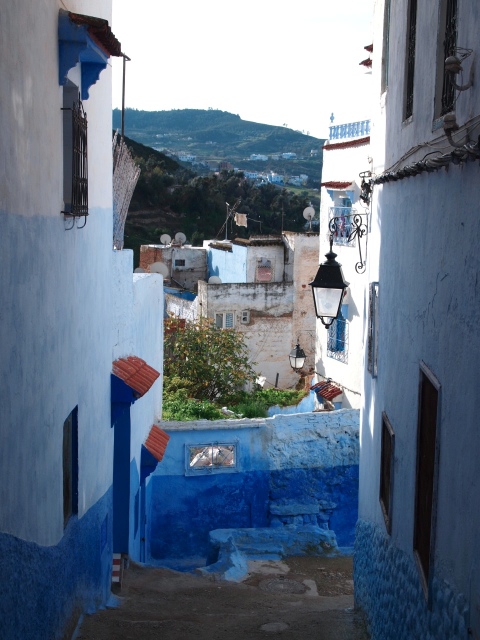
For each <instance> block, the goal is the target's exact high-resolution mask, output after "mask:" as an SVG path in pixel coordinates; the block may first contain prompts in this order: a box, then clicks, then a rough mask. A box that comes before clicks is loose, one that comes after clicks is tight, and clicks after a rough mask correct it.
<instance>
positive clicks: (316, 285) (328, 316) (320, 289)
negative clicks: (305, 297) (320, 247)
mask: <svg viewBox="0 0 480 640" xmlns="http://www.w3.org/2000/svg"><path fill="white" fill-rule="evenodd" d="M325 257H326V258H327V260H326V261H325V262H322V264H321V265H320V268H319V269H318V271H317V275H316V276H315V279H314V280H313V282H310V286H311V287H312V293H313V302H314V304H315V314H316V316H317V318H320V320H321V322H322V324H323V325H324V326H325V327H326V328H327V329H328V327H329V326H330V325H331V324H332V322H333V321H334V320H335V319H336V318H337V317H338V315H339V313H340V308H341V306H342V300H343V296H344V295H345V289H346V288H347V287H348V282H345V280H344V279H343V273H342V265H341V264H340V263H339V262H337V261H336V260H335V258H336V257H337V254H336V253H333V251H332V239H330V251H329V252H328V253H327V254H326V255H325Z"/></svg>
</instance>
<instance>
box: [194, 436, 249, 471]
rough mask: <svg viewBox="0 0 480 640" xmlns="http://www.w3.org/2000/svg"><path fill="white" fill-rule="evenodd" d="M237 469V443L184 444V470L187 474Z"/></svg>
mask: <svg viewBox="0 0 480 640" xmlns="http://www.w3.org/2000/svg"><path fill="white" fill-rule="evenodd" d="M236 470H237V445H236V444H233V443H227V444H223V443H217V442H214V443H210V444H197V445H186V450H185V471H186V474H187V475H202V474H206V473H219V472H220V473H221V472H225V471H236Z"/></svg>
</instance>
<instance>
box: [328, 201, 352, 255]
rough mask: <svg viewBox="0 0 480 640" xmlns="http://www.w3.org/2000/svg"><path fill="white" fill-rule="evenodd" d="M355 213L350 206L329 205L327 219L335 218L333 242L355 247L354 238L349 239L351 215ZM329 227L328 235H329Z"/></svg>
mask: <svg viewBox="0 0 480 640" xmlns="http://www.w3.org/2000/svg"><path fill="white" fill-rule="evenodd" d="M356 213H357V210H356V209H352V207H329V209H328V221H329V222H330V220H333V219H335V223H336V224H335V231H334V232H333V244H343V245H348V246H349V247H355V246H356V241H355V238H353V239H351V240H349V237H350V234H351V233H352V230H353V225H352V223H353V216H354V215H355V214H356ZM330 233H331V232H330V227H329V231H328V237H330Z"/></svg>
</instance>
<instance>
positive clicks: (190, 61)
mask: <svg viewBox="0 0 480 640" xmlns="http://www.w3.org/2000/svg"><path fill="white" fill-rule="evenodd" d="M371 12H372V0H295V2H288V3H287V2H285V1H284V0H242V1H241V2H238V3H233V2H227V1H226V0H164V1H158V0H113V20H112V30H113V32H114V34H115V36H116V37H117V38H118V39H119V40H120V42H121V43H122V51H123V52H124V53H125V54H127V55H128V56H129V57H130V58H131V62H127V73H126V98H125V103H126V106H127V107H133V108H135V109H145V110H148V111H163V110H169V109H185V108H189V109H208V108H209V107H212V108H214V109H221V110H222V111H229V112H231V113H235V114H238V115H240V117H241V118H243V119H244V120H253V121H254V122H263V123H266V124H271V125H283V124H286V125H287V126H288V127H290V128H292V129H297V130H300V131H305V133H306V132H307V131H308V132H310V134H311V135H315V136H317V137H326V136H327V135H328V126H329V124H330V120H329V117H330V114H331V113H332V112H333V113H334V114H335V124H342V123H344V122H354V121H356V120H363V119H366V118H368V117H369V105H368V101H367V99H368V93H369V83H370V75H366V74H365V67H363V66H359V62H360V61H361V60H364V59H365V58H367V57H368V53H367V52H366V51H365V50H364V46H365V45H368V44H370V43H371V41H372V31H371ZM112 66H113V78H114V84H113V106H114V107H121V102H122V85H121V82H122V62H121V59H113V63H112Z"/></svg>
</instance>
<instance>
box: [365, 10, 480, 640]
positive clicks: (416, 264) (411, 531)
mask: <svg viewBox="0 0 480 640" xmlns="http://www.w3.org/2000/svg"><path fill="white" fill-rule="evenodd" d="M479 30H480V12H479V6H478V3H477V2H475V1H468V0H466V1H465V2H461V3H460V2H458V3H457V2H455V1H452V0H435V1H434V2H431V3H429V4H428V6H427V4H425V3H418V6H417V3H416V2H414V1H413V0H410V2H407V0H399V1H391V2H387V1H385V2H384V1H383V0H380V1H378V2H376V3H375V31H374V43H373V82H374V93H375V95H376V96H378V97H379V100H378V104H377V105H376V108H375V112H374V113H373V118H372V134H371V135H372V145H371V155H372V157H373V172H374V192H373V212H372V228H371V233H370V237H369V254H368V258H367V269H368V279H369V287H370V290H371V292H372V295H371V297H370V300H371V304H370V305H369V312H368V315H367V317H366V320H367V321H366V325H365V326H366V331H365V341H366V356H365V372H364V406H363V407H362V410H361V434H360V439H361V454H360V496H359V522H358V525H357V536H356V547H355V593H356V602H357V605H358V606H360V607H361V608H362V609H363V610H364V611H365V612H366V614H367V618H368V621H369V625H370V629H371V632H372V639H373V640H385V639H389V638H396V639H398V640H403V639H404V640H420V639H422V640H439V639H445V640H447V639H448V640H460V639H461V640H467V638H479V637H480V553H479V547H478V533H479V531H480V510H479V509H478V504H479V501H478V483H479V474H478V459H479V455H480V432H479V429H478V415H479V413H480V399H479V398H480V397H479V394H478V393H477V386H478V384H477V381H478V377H479V373H480V367H479V358H478V353H479V350H480V344H479V337H478V331H477V324H478V318H479V317H480V295H479V291H478V277H479V269H480V262H479V237H480V234H479V232H480V222H479V221H480V216H479V213H480V208H479V203H478V184H479V180H480V174H479V166H478V158H479V157H480V149H479V146H478V135H479V133H480V130H479V126H478V124H479V122H480V85H479V83H478V82H475V81H474V83H473V86H469V87H468V86H466V85H468V84H469V79H470V68H471V65H472V64H473V59H474V57H475V56H478V33H479ZM469 50H470V51H469ZM471 50H473V51H471ZM465 54H467V55H466V57H464V55H465ZM468 54H470V55H468ZM450 56H457V62H458V63H459V64H461V66H462V67H463V78H462V77H461V74H460V73H458V74H456V73H453V74H449V72H448V71H445V60H446V59H447V58H449V57H450ZM450 62H452V61H450ZM453 62H454V67H456V68H457V69H458V66H457V63H455V61H453ZM450 68H451V67H450ZM452 80H453V81H454V82H455V83H456V84H457V85H458V86H463V90H461V91H458V90H457V89H455V87H454V86H453V85H452V82H451V81H452ZM454 121H456V123H457V126H458V130H457V129H455V128H454V127H453V126H452V123H453V122H454ZM475 159H477V162H473V161H472V160H475Z"/></svg>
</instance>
